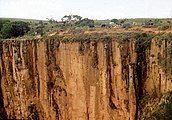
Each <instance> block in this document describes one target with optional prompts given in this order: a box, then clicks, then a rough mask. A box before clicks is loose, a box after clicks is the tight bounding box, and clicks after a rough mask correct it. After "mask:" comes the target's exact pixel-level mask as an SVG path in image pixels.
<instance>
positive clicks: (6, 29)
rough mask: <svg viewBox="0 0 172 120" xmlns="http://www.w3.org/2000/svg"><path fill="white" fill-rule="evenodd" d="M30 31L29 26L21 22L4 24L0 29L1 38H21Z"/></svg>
mask: <svg viewBox="0 0 172 120" xmlns="http://www.w3.org/2000/svg"><path fill="white" fill-rule="evenodd" d="M29 30H30V27H29V24H28V23H26V22H22V21H15V22H6V23H5V24H3V27H2V29H1V34H2V38H5V39H6V38H11V37H18V36H23V35H24V34H25V33H27V32H28V31H29Z"/></svg>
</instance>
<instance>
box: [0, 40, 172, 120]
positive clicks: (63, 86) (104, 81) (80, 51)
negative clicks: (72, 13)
mask: <svg viewBox="0 0 172 120" xmlns="http://www.w3.org/2000/svg"><path fill="white" fill-rule="evenodd" d="M149 42H150V46H149V48H146V49H144V48H143V49H141V50H140V48H141V47H142V46H139V45H140V44H138V43H137V42H136V41H135V40H132V39H131V40H129V39H127V40H125V41H123V42H121V41H119V40H115V39H114V40H107V41H95V40H94V39H93V40H87V41H78V42H62V41H58V40H56V39H44V40H18V41H16V40H9V41H8V40H6V41H3V42H1V43H0V47H1V48H0V80H1V89H0V102H1V111H0V116H2V117H1V118H4V119H5V118H9V119H45V120H47V119H49V120H55V119H57V120H58V119H59V120H88V119H89V120H134V119H137V118H138V114H140V116H141V115H142V114H141V113H139V111H140V109H139V107H138V106H139V101H140V100H141V96H142V95H143V94H144V93H148V94H152V93H153V92H156V93H157V95H158V94H161V93H164V92H166V91H168V90H170V89H171V88H172V79H171V73H172V68H171V67H170V65H171V62H172V60H171V59H167V58H169V54H167V53H164V51H166V48H168V46H170V45H171V42H169V41H166V40H164V41H161V40H160V39H158V38H153V39H152V40H151V41H149ZM159 44H160V45H161V47H160V45H159ZM138 49H139V50H140V51H141V52H140V51H139V50H138ZM158 57H161V58H158ZM160 59H161V62H160ZM163 61H164V64H165V66H162V65H161V63H162V64H163Z"/></svg>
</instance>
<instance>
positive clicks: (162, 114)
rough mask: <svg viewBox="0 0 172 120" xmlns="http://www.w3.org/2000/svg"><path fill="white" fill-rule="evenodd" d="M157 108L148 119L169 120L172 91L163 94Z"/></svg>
mask: <svg viewBox="0 0 172 120" xmlns="http://www.w3.org/2000/svg"><path fill="white" fill-rule="evenodd" d="M164 99H165V100H164V102H162V103H161V104H160V105H159V106H158V108H157V109H156V110H155V111H154V112H153V113H152V114H151V116H150V118H149V119H150V120H171V118H172V91H169V92H167V93H166V94H165V96H164Z"/></svg>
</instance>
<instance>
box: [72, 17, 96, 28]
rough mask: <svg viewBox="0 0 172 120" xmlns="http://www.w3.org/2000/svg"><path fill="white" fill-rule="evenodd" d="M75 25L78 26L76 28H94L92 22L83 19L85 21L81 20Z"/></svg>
mask: <svg viewBox="0 0 172 120" xmlns="http://www.w3.org/2000/svg"><path fill="white" fill-rule="evenodd" d="M75 25H76V26H78V27H84V26H89V27H93V26H94V20H91V19H88V18H85V19H82V20H80V21H77V22H76V23H75Z"/></svg>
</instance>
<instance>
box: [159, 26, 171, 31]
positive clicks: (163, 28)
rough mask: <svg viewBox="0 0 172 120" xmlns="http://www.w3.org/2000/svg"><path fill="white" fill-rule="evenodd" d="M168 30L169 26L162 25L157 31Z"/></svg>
mask: <svg viewBox="0 0 172 120" xmlns="http://www.w3.org/2000/svg"><path fill="white" fill-rule="evenodd" d="M168 28H170V25H162V26H160V27H158V29H159V30H167V29H168Z"/></svg>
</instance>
